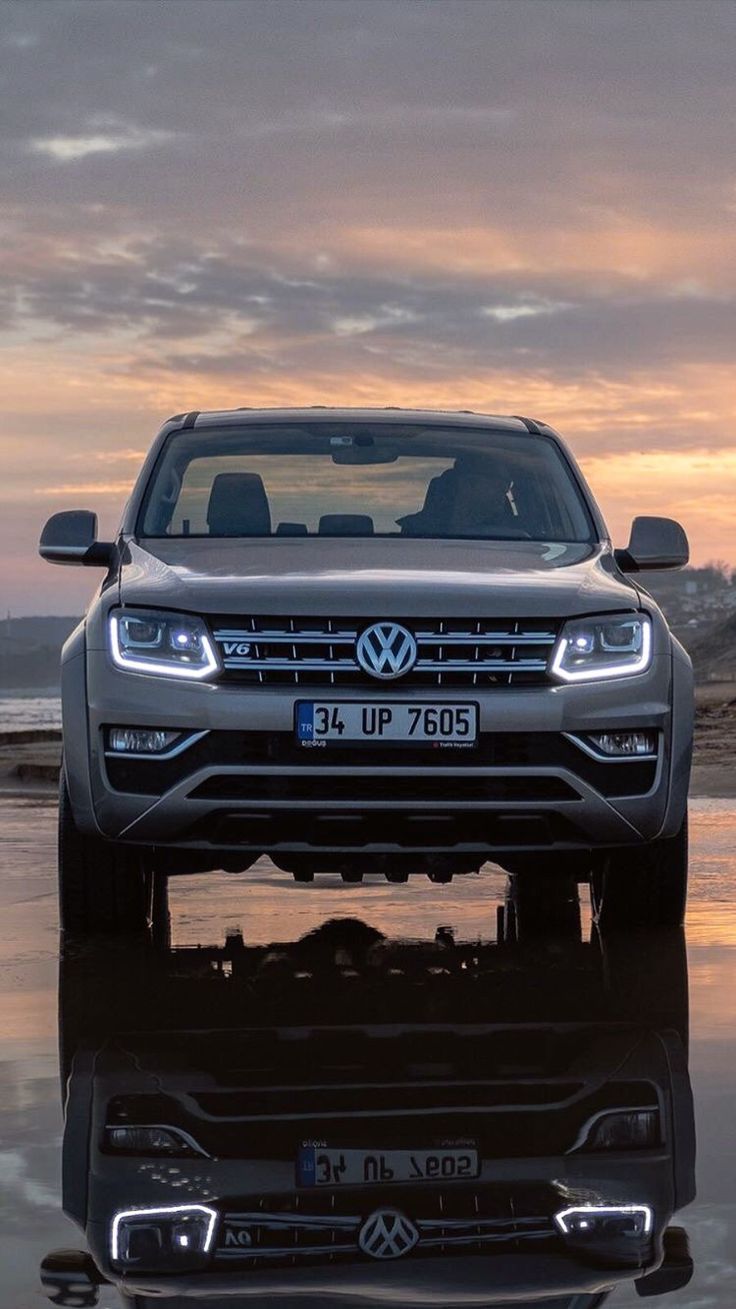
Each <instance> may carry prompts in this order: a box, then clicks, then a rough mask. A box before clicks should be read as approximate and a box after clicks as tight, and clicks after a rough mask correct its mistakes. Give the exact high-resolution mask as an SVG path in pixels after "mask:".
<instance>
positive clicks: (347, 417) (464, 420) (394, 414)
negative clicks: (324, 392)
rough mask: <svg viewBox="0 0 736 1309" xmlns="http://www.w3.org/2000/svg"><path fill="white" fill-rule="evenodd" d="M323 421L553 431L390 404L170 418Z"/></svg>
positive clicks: (510, 419)
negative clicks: (411, 423) (380, 406)
mask: <svg viewBox="0 0 736 1309" xmlns="http://www.w3.org/2000/svg"><path fill="white" fill-rule="evenodd" d="M320 418H324V419H326V420H329V421H331V422H376V421H380V422H383V423H401V424H406V423H407V422H417V423H435V422H436V423H442V424H444V425H449V424H451V425H453V426H463V427H483V428H486V429H487V428H489V427H490V428H494V429H495V430H496V431H507V432H540V431H542V430H544V431H545V432H551V431H552V429H551V428H550V427H549V426H548V425H547V424H546V423H543V422H542V421H541V420H539V419H536V420H535V419H533V418H522V417H519V416H518V415H516V414H514V415H499V414H479V413H475V412H473V411H472V410H470V409H401V408H399V407H398V406H394V405H390V406H387V407H386V408H384V409H379V408H374V409H351V408H345V407H342V406H341V407H334V408H333V407H331V406H329V405H311V406H308V407H303V408H290V409H287V408H284V409H248V408H245V407H244V408H242V409H212V410H203V411H194V412H193V413H189V414H178V415H177V416H176V417H175V418H171V419H169V423H170V424H174V423H176V424H177V426H184V427H190V428H191V427H227V426H231V425H233V426H234V425H237V426H244V425H246V424H249V423H262V422H263V421H264V420H268V422H277V423H278V422H312V423H313V422H315V421H319V419H320Z"/></svg>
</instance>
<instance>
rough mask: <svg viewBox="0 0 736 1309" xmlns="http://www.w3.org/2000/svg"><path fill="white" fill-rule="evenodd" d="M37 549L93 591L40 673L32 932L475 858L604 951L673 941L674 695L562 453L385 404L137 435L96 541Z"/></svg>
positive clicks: (678, 803) (49, 541)
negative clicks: (51, 879)
mask: <svg viewBox="0 0 736 1309" xmlns="http://www.w3.org/2000/svg"><path fill="white" fill-rule="evenodd" d="M40 550H41V554H42V555H43V557H44V558H45V559H48V560H49V561H50V562H53V563H65V564H82V565H94V566H99V567H102V568H104V569H105V570H106V575H105V578H104V580H103V582H102V585H101V587H100V589H99V591H98V592H97V594H96V596H95V598H94V599H93V601H92V603H91V605H90V607H89V610H88V612H87V615H86V617H85V619H84V621H83V622H82V623H81V624H80V626H79V627H78V628H77V629H76V631H75V632H74V633H73V634H72V636H71V637H70V638H69V641H68V642H67V644H66V646H65V648H64V652H63V670H62V690H63V717H64V767H63V781H62V791H61V806H60V888H61V914H62V924H63V926H64V927H65V928H66V929H67V930H68V931H75V932H80V933H84V932H87V931H99V930H109V931H117V932H125V931H129V930H136V929H138V928H140V927H141V926H142V925H143V924H145V922H146V920H147V918H148V915H149V911H150V897H151V886H152V881H153V874H154V872H158V873H160V874H161V875H166V874H169V873H180V872H197V871H204V870H208V869H213V868H224V869H226V870H228V871H231V872H238V871H241V870H245V869H247V868H248V867H250V866H251V865H252V864H253V863H254V862H255V861H256V859H257V858H258V857H259V856H260V855H262V854H264V853H266V854H268V855H269V856H270V858H271V859H272V860H273V861H274V862H275V863H276V864H277V865H278V866H279V867H280V868H282V869H285V870H286V871H288V872H290V873H292V874H293V875H294V877H295V878H297V879H298V880H300V881H308V880H310V879H311V878H313V877H314V875H315V873H323V872H333V873H335V874H337V875H340V876H342V878H343V879H345V880H347V881H360V880H361V878H362V877H363V875H364V874H365V873H366V872H371V873H380V874H383V875H385V877H386V878H387V879H388V880H389V881H392V882H401V881H405V880H406V879H407V877H408V876H409V875H410V874H414V873H425V874H427V875H428V876H429V877H430V878H431V879H432V880H433V881H435V882H449V881H451V879H452V877H453V876H454V875H456V874H462V873H469V872H474V871H476V870H477V869H478V868H480V866H481V865H482V864H483V863H484V862H486V861H487V860H489V859H492V860H494V861H495V862H496V863H498V864H500V865H501V866H502V867H503V868H505V869H507V870H508V871H509V872H510V873H512V874H514V875H515V876H517V877H519V878H521V879H524V880H525V881H527V883H528V884H530V885H533V881H534V879H535V878H540V877H542V878H545V879H546V878H549V877H551V876H552V877H553V876H555V875H556V874H557V872H558V871H560V870H562V871H564V872H565V873H566V874H568V875H570V874H571V873H573V874H574V875H575V876H576V877H577V880H578V881H581V882H583V881H589V882H590V884H591V894H592V901H593V907H594V912H595V914H596V915H597V917H598V919H599V922H600V923H601V925H602V926H605V925H613V926H621V925H622V924H636V925H639V926H647V925H654V924H660V925H662V924H677V923H680V922H681V921H682V917H683V914H684V907H685V895H686V881H687V789H688V778H689V770H690V757H691V748H692V719H693V699H692V669H691V665H690V661H689V659H688V657H687V655H686V653H685V651H684V650H683V649H682V647H681V646H680V644H679V643H678V641H677V640H676V639H675V638H674V637H673V636H672V634H671V633H670V631H669V629H668V627H667V624H666V622H665V619H664V617H663V615H662V613H661V612H660V610H659V609H658V607H657V605H656V604H655V603H654V601H653V599H652V597H651V596H650V595H649V594H648V593H647V592H646V591H645V590H643V589H642V587H641V586H639V585H638V584H637V580H636V575H637V573H638V572H639V571H640V570H641V569H655V568H674V567H679V566H681V565H683V564H684V563H686V562H687V558H688V546H687V539H686V536H685V533H684V532H683V530H682V528H681V527H679V526H678V525H677V524H676V523H673V522H672V521H671V520H669V519H663V518H651V517H647V518H636V519H635V520H634V524H633V528H632V532H631V539H630V541H629V544H628V546H627V547H626V548H625V549H618V550H614V548H613V546H612V543H611V540H610V537H609V534H608V531H607V529H606V526H605V524H604V522H603V519H602V517H601V514H600V512H599V510H598V508H597V506H596V503H595V501H594V499H593V497H592V495H591V493H590V491H589V490H588V488H587V486H586V484H585V482H584V480H583V478H582V476H581V473H580V471H579V469H578V468H577V466H576V464H575V462H574V460H573V459H572V457H571V455H570V453H569V451H568V450H567V449H566V447H565V445H564V444H563V442H562V441H561V439H560V437H559V436H558V435H557V434H556V433H555V432H554V431H553V430H552V429H551V428H550V427H548V426H547V425H546V424H544V423H542V422H535V421H533V420H532V419H528V418H516V417H513V418H498V417H491V416H488V415H481V414H470V413H465V412H459V413H440V412H424V411H417V410H411V411H410V410H394V409H384V410H380V409H373V410H356V409H324V408H312V409H283V410H255V409H253V410H243V409H238V410H234V411H229V412H222V413H219V412H218V413H189V414H182V415H179V416H177V417H175V418H172V419H170V420H169V421H168V422H167V423H165V424H164V426H163V428H162V430H161V431H160V433H159V435H158V437H157V438H156V440H155V442H154V444H153V447H152V449H151V452H150V454H149V456H148V458H147V459H146V461H145V463H144V466H143V469H142V471H141V474H140V476H139V478H138V481H137V483H136V486H135V489H134V491H133V493H132V495H131V498H130V500H129V502H128V505H127V507H126V509H125V512H124V515H123V520H122V523H121V526H120V529H119V532H118V534H117V536H116V538H115V540H114V541H111V542H100V541H98V540H97V519H96V517H95V515H94V514H92V513H90V512H88V511H72V512H66V513H61V514H56V515H54V517H53V518H51V519H50V520H49V522H48V523H47V525H46V527H45V528H44V531H43V535H42V538H41V545H40Z"/></svg>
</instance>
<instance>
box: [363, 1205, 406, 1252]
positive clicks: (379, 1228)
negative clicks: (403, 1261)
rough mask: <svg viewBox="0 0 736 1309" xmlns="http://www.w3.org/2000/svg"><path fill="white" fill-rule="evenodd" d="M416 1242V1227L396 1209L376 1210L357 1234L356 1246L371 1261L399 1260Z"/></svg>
mask: <svg viewBox="0 0 736 1309" xmlns="http://www.w3.org/2000/svg"><path fill="white" fill-rule="evenodd" d="M418 1240H419V1233H418V1231H417V1229H416V1227H415V1226H414V1224H413V1223H412V1222H410V1221H409V1219H408V1218H406V1217H405V1216H404V1214H400V1213H399V1211H398V1209H376V1211H375V1213H373V1214H371V1215H370V1217H368V1218H366V1220H365V1222H364V1223H363V1226H362V1227H361V1229H360V1231H359V1232H358V1245H359V1246H360V1248H361V1250H362V1251H363V1254H367V1255H370V1257H371V1259H400V1258H401V1256H402V1255H404V1254H408V1253H409V1251H410V1250H413V1249H414V1246H415V1245H416V1243H417V1241H418Z"/></svg>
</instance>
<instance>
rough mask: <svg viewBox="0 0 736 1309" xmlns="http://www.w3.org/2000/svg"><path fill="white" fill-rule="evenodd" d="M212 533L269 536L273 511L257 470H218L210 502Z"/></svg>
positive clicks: (209, 520)
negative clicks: (231, 471)
mask: <svg viewBox="0 0 736 1309" xmlns="http://www.w3.org/2000/svg"><path fill="white" fill-rule="evenodd" d="M207 526H208V528H209V530H210V534H211V535H212V536H270V535H271V510H270V508H269V504H268V496H267V495H266V488H265V486H264V485H263V478H262V477H260V476H259V474H258V473H218V474H217V476H216V478H215V480H214V481H213V483H212V490H211V491H210V499H209V504H208V505H207Z"/></svg>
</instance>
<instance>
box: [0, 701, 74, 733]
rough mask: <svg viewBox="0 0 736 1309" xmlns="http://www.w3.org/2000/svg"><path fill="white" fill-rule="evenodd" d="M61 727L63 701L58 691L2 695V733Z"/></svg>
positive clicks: (0, 730)
mask: <svg viewBox="0 0 736 1309" xmlns="http://www.w3.org/2000/svg"><path fill="white" fill-rule="evenodd" d="M30 727H33V728H48V727H57V728H58V727H61V699H60V697H59V695H58V692H56V691H48V692H45V691H18V692H17V693H12V692H11V693H10V694H7V693H6V694H5V695H0V732H20V731H24V730H25V729H27V728H30Z"/></svg>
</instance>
